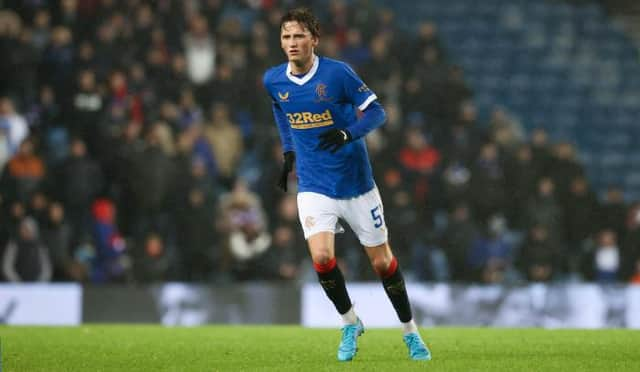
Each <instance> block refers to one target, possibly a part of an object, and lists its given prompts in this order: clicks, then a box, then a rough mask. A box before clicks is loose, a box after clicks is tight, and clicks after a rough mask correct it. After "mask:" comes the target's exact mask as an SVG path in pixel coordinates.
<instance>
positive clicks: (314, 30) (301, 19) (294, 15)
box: [280, 8, 320, 37]
mask: <svg viewBox="0 0 640 372" xmlns="http://www.w3.org/2000/svg"><path fill="white" fill-rule="evenodd" d="M287 22H298V23H299V24H301V25H302V26H304V27H305V28H306V29H307V30H309V32H311V35H313V36H315V37H320V22H318V19H317V18H316V16H314V15H313V13H311V10H309V9H308V8H295V9H291V10H289V11H288V12H287V13H285V15H283V16H282V19H280V29H281V30H282V26H284V24H285V23H287Z"/></svg>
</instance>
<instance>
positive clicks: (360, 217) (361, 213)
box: [341, 187, 388, 247]
mask: <svg viewBox="0 0 640 372" xmlns="http://www.w3.org/2000/svg"><path fill="white" fill-rule="evenodd" d="M341 203H342V204H341V207H342V217H343V218H344V219H345V221H347V223H348V224H349V226H351V229H352V230H353V232H354V233H355V234H356V235H357V236H358V240H359V241H360V244H362V245H363V246H365V247H376V246H380V245H382V244H384V243H386V242H387V239H388V231H387V224H386V223H385V221H384V208H383V206H382V199H381V198H380V193H379V192H378V188H377V187H374V188H373V189H372V190H371V191H369V192H367V193H365V194H363V195H360V196H359V197H357V198H354V199H349V200H344V201H341Z"/></svg>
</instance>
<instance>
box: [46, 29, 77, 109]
mask: <svg viewBox="0 0 640 372" xmlns="http://www.w3.org/2000/svg"><path fill="white" fill-rule="evenodd" d="M74 55H75V51H74V45H73V34H72V33H71V30H69V28H67V27H65V26H56V27H54V28H53V30H52V31H51V42H50V43H49V45H48V46H47V48H46V49H45V51H44V54H43V56H42V64H41V71H40V80H41V81H44V82H45V83H47V84H49V85H51V87H53V90H54V92H55V94H56V96H58V97H69V96H70V95H69V93H70V91H71V86H72V83H71V82H72V81H73V78H72V76H73V62H74Z"/></svg>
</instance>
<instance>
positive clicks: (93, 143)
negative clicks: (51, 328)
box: [68, 70, 105, 156]
mask: <svg viewBox="0 0 640 372" xmlns="http://www.w3.org/2000/svg"><path fill="white" fill-rule="evenodd" d="M77 79H78V86H77V90H76V92H75V94H74V96H73V102H72V105H71V113H70V115H69V124H68V128H69V131H70V134H71V135H72V136H78V137H80V138H82V139H83V140H84V142H85V143H87V144H88V145H89V149H90V151H91V153H92V154H93V155H94V156H95V155H102V154H101V153H97V151H99V150H101V149H102V147H103V146H104V144H103V142H104V137H105V133H103V132H101V131H100V117H101V116H102V110H103V109H104V102H103V96H102V94H101V93H100V91H99V90H98V85H97V82H96V75H95V73H94V72H93V71H92V70H83V71H81V72H80V73H79V74H78V78H77Z"/></svg>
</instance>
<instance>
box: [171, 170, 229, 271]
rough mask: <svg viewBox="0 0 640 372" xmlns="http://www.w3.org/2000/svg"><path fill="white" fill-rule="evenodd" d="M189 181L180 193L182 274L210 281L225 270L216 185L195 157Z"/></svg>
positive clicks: (178, 228) (179, 217)
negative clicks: (218, 230)
mask: <svg viewBox="0 0 640 372" xmlns="http://www.w3.org/2000/svg"><path fill="white" fill-rule="evenodd" d="M188 177H189V182H188V183H187V184H186V185H184V189H183V190H180V191H179V194H178V196H179V197H180V198H181V199H183V201H182V202H181V204H180V207H179V208H178V210H177V215H176V223H177V226H176V227H177V243H178V246H179V247H180V253H179V255H180V258H179V259H180V260H181V263H182V267H181V269H182V275H183V277H184V279H185V280H189V281H208V280H211V279H213V278H215V277H217V276H221V274H223V271H225V270H226V268H225V265H226V262H225V259H226V257H225V255H224V252H223V251H222V247H221V246H222V244H219V239H218V237H217V236H216V234H215V230H214V228H215V206H216V205H215V200H216V197H217V195H216V194H214V192H215V186H214V184H213V183H212V180H211V178H210V177H209V176H208V174H207V173H206V168H205V164H204V162H202V161H201V160H199V159H197V158H196V159H194V161H193V163H192V165H191V174H190V175H189V176H188Z"/></svg>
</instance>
